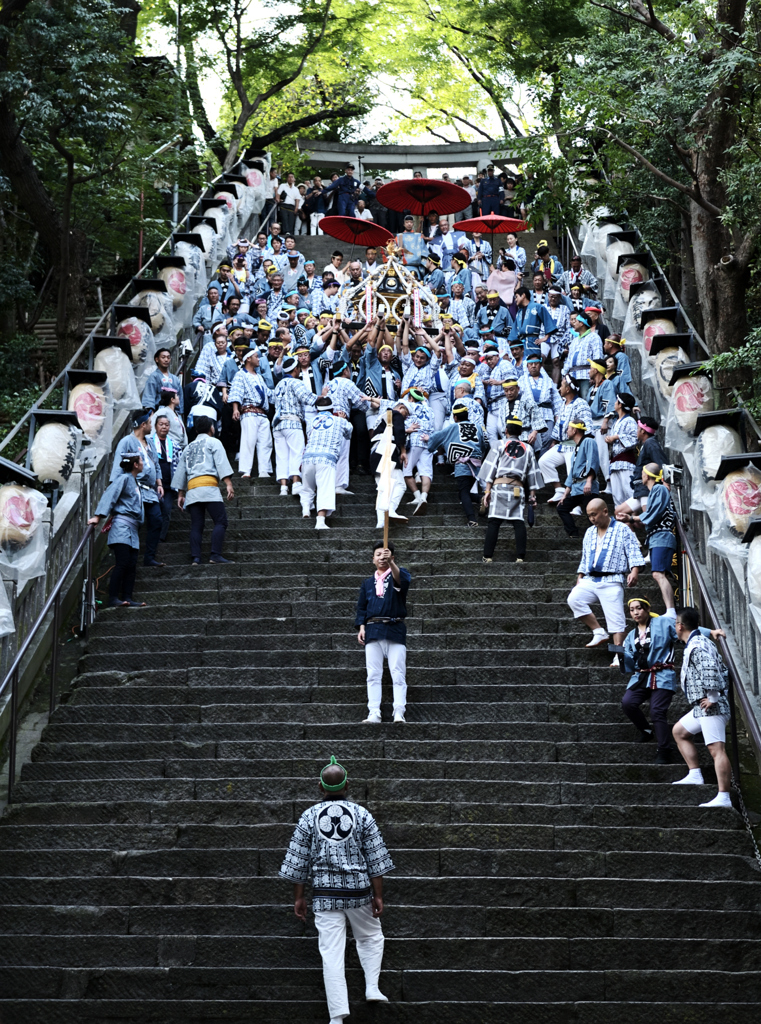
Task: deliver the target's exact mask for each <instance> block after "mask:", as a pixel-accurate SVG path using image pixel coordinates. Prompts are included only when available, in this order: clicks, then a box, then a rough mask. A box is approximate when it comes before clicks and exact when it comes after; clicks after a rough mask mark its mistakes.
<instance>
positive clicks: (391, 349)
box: [378, 345, 394, 352]
mask: <svg viewBox="0 0 761 1024" xmlns="http://www.w3.org/2000/svg"><path fill="white" fill-rule="evenodd" d="M384 348H387V349H388V350H389V352H393V351H394V350H393V348H392V347H391V345H381V347H380V348H379V349H378V351H379V352H382V351H383V349H384Z"/></svg>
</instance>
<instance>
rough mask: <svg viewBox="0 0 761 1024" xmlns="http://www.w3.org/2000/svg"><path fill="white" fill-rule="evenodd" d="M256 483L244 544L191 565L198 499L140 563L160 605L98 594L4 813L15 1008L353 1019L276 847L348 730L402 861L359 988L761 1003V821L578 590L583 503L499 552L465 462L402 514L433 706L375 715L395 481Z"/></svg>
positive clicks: (736, 1021) (53, 1017) (407, 1023)
mask: <svg viewBox="0 0 761 1024" xmlns="http://www.w3.org/2000/svg"><path fill="white" fill-rule="evenodd" d="M237 487H238V496H237V497H236V499H235V501H234V503H233V504H232V505H231V506H230V510H229V514H230V530H229V532H228V545H227V552H226V553H227V554H228V555H229V557H231V558H234V559H236V562H235V564H234V565H227V566H212V565H204V566H202V567H201V568H199V569H193V570H191V568H190V567H189V566H188V564H187V562H188V553H187V528H188V527H187V521H186V519H185V517H184V516H182V515H180V514H179V513H176V514H175V522H174V523H173V525H172V529H171V533H170V538H171V539H170V541H169V542H168V543H167V544H166V545H164V547H163V548H162V550H161V554H162V555H163V556H164V557H165V558H167V559H168V560H169V561H170V562H171V563H172V565H171V567H170V568H167V569H164V570H156V571H155V572H150V573H149V572H148V571H147V570H144V569H142V568H141V569H140V570H139V576H138V593H139V594H141V595H142V596H144V597H145V598H146V599H147V600H148V601H149V602H150V609H147V610H145V611H143V612H140V611H135V612H126V613H125V612H122V611H116V610H110V609H109V610H105V611H103V612H101V613H100V614H99V616H98V620H97V622H96V624H95V626H94V628H93V629H92V632H91V635H90V639H89V643H88V650H87V653H86V654H85V655H84V657H83V658H82V663H81V666H80V674H79V675H78V677H77V678H76V680H75V686H74V689H73V692H72V694H71V697H70V699H69V700H68V702H67V703H66V704H64V705H63V706H61V707H60V708H59V709H58V711H57V712H56V714H55V716H54V718H53V720H52V722H51V724H50V725H49V726H48V727H47V728H46V730H45V732H44V734H43V737H42V741H41V742H40V743H39V745H38V746H37V748H36V749H35V751H34V755H33V759H32V761H31V763H29V764H25V765H24V767H23V771H22V776H21V778H22V781H21V782H20V784H19V786H18V788H17V791H16V792H17V799H18V800H19V801H20V802H19V803H17V804H15V805H14V806H13V807H12V808H10V809H9V811H8V812H7V813H6V815H5V817H4V819H3V821H2V824H0V904H2V910H0V1020H2V1022H3V1024H43V1022H44V1024H73V1022H77V1024H79V1022H86V1021H92V1022H97V1024H112V1022H117V1021H119V1022H122V1021H139V1022H146V1021H154V1022H162V1024H163V1022H166V1024H169V1022H172V1024H174V1022H188V1021H203V1022H206V1024H209V1022H211V1024H222V1022H223V1021H225V1022H227V1021H252V1020H253V1021H267V1022H268V1024H269V1022H276V1024H278V1022H282V1024H285V1022H288V1024H291V1022H292V1021H294V1020H300V1021H319V1022H323V1024H326V1022H327V1010H326V1005H325V1001H324V993H323V987H322V975H321V969H320V959H319V953H318V950H317V940H316V935H315V929H314V926H313V923H312V919H311V917H310V921H309V924H308V925H307V926H306V927H305V926H303V925H302V924H301V923H300V922H299V921H297V919H296V918H295V917H294V916H293V913H292V906H291V889H290V886H288V885H286V884H285V883H283V882H281V881H280V880H278V879H277V877H276V874H277V870H278V868H279V865H280V863H281V859H282V855H283V851H284V849H285V846H286V843H287V842H288V839H289V837H290V834H291V831H292V828H293V825H294V823H295V821H296V820H297V818H298V816H299V814H300V812H301V810H302V809H303V808H304V807H306V806H308V805H309V804H310V803H311V802H313V801H314V800H315V799H316V797H317V787H316V782H315V780H316V777H317V773H318V771H319V768H320V767H321V766H322V765H323V764H324V763H325V762H326V761H327V760H328V758H329V756H330V754H336V755H337V757H338V758H339V759H340V760H341V762H342V763H344V764H346V765H347V766H348V769H349V774H350V784H351V792H352V795H353V798H354V799H356V800H358V801H360V802H362V803H364V804H366V805H367V806H368V807H369V808H370V810H371V811H372V813H373V814H374V815H375V816H376V817H377V819H378V821H379V823H380V825H381V828H382V830H383V833H384V836H385V838H386V841H387V843H388V845H389V847H390V849H391V851H392V855H393V857H394V860H395V862H396V865H397V868H396V871H395V872H394V873H393V874H392V875H390V876H389V877H388V879H387V881H386V912H385V914H384V919H383V923H384V930H385V933H386V937H387V938H386V954H385V959H384V970H383V974H382V976H381V986H382V988H383V989H384V991H385V992H386V993H387V994H388V996H389V997H390V999H391V1000H392V1001H391V1003H389V1004H388V1005H382V1006H368V1005H367V1004H365V1003H364V1002H363V1000H362V998H361V997H362V995H363V991H364V989H363V987H362V983H361V976H360V970H359V966H358V962H357V959H356V953H355V950H354V948H353V944H352V943H350V944H349V954H348V964H349V969H348V976H349V985H350V995H351V997H352V1017H351V1020H354V1021H358V1022H363V1024H375V1022H378V1024H382V1022H399V1024H412V1022H415V1024H434V1022H435V1024H470V1022H472V1021H474V1020H477V1021H480V1022H487V1024H502V1022H504V1021H516V1022H520V1024H540V1022H541V1024H598V1022H599V1024H602V1022H603V1021H604V1022H606V1024H607V1022H609V1021H611V1020H619V1021H622V1022H624V1024H652V1021H654V1020H655V1021H658V1022H659V1024H676V1022H697V1021H698V1020H701V1021H702V1020H710V1021H711V1022H712V1024H751V1022H754V1024H756V1022H757V1021H758V1000H759V998H760V997H761V959H759V957H760V955H761V916H760V915H759V910H761V884H760V883H761V876H760V875H759V873H758V872H757V871H756V870H755V868H754V862H753V861H752V860H751V857H750V854H751V849H750V845H749V842H748V839H747V835H746V833H745V832H744V830H743V827H742V822H741V820H740V817H739V815H738V814H737V813H736V812H735V811H732V810H720V809H710V810H707V809H706V810H703V809H699V808H698V807H697V804H698V803H699V802H700V801H701V800H704V799H706V798H708V797H709V796H710V795H712V794H713V792H715V789H714V788H712V787H711V786H710V785H708V786H705V787H695V788H693V787H672V786H670V785H669V784H668V783H669V782H671V781H673V780H674V779H676V778H679V777H680V776H681V775H682V774H683V769H682V767H681V766H679V765H674V766H669V767H656V766H655V765H653V764H652V758H653V755H654V750H653V747H652V746H651V745H635V744H633V743H632V740H633V739H634V733H633V730H632V728H631V727H630V726H629V725H628V723H626V721H625V719H624V718H623V716H622V715H621V712H620V708H619V699H620V695H621V692H622V689H623V684H622V677H621V676H620V675H619V673H617V672H615V671H611V670H610V669H609V668H607V664H608V658H609V656H608V655H607V652H600V651H597V652H590V651H587V650H586V649H585V648H584V644H585V642H586V635H585V634H584V632H583V631H582V629H580V628H577V627H576V626H575V625H574V623H573V621H572V619H571V618H570V614H569V612H568V609H567V607H566V605H565V598H566V595H567V592H568V589H569V587H570V585H571V583H572V582H573V578H574V572H575V569H576V565H577V558H578V542H574V541H570V540H566V539H565V537H564V536H563V535H562V534H561V533H559V530H558V524H557V518H556V515H555V513H554V511H552V510H551V508H550V507H548V506H546V505H543V506H541V507H540V509H539V511H538V515H537V524H536V526H535V527H534V528H533V530H531V531H530V536H529V553H528V559H527V561H526V563H525V564H523V565H516V564H515V563H514V561H513V557H514V554H513V548H512V530H511V529H510V528H509V527H507V528H505V529H503V533H502V539H501V541H500V546H499V547H498V549H497V555H496V561H495V562H494V564H492V565H483V564H482V563H481V545H482V542H483V532H484V531H483V529H479V530H478V531H470V530H468V529H467V528H466V527H465V526H464V519H463V516H462V514H461V512H460V509H459V505H458V504H457V502H456V496H455V491H454V487H453V481H452V479H451V478H449V477H444V478H443V479H437V480H436V481H435V485H434V490H433V496H432V500H431V504H430V510H429V514H428V516H427V517H426V518H420V517H418V518H417V519H415V520H414V521H411V522H410V525H409V526H407V527H404V526H401V527H396V528H395V530H394V540H395V541H396V544H397V557H398V559H399V561H400V563H401V564H403V565H405V566H408V567H409V568H410V569H411V571H412V573H413V585H412V589H411V592H410V607H409V610H410V619H409V684H410V685H409V710H408V724H407V725H396V726H395V725H392V724H390V723H384V724H383V725H382V726H379V727H371V726H365V725H362V724H360V722H361V719H362V718H363V717H364V713H365V688H364V670H363V669H364V659H363V656H362V653H361V650H360V649H359V647H358V645H357V642H356V638H355V632H354V629H353V626H352V622H353V613H354V603H355V599H356V593H357V588H358V583H359V581H360V579H361V578H362V577H363V576H364V575H367V574H368V573H369V571H370V569H371V565H370V549H371V546H372V543H373V541H374V539H375V538H376V537H377V536H378V533H377V532H376V531H375V530H374V529H373V526H374V519H375V514H374V509H373V502H374V490H373V488H372V485H371V481H369V480H368V479H367V478H358V479H357V480H356V481H354V487H355V489H356V492H357V493H356V495H355V496H354V497H348V496H347V497H343V498H340V499H339V500H340V508H339V510H338V514H337V515H336V516H335V517H334V518H333V520H332V523H333V528H332V530H331V532H330V533H327V534H318V533H315V531H314V530H313V529H312V528H310V526H311V525H313V524H310V525H307V524H305V523H303V522H302V520H301V518H300V509H299V507H298V504H297V502H296V501H295V500H294V499H292V498H287V499H286V498H280V497H279V496H278V495H277V490H276V487H275V486H274V485H273V484H270V483H267V484H257V485H256V486H254V487H251V488H250V489H249V488H246V487H244V486H243V485H242V484H241V482H240V481H238V483H237ZM644 589H646V590H649V591H652V587H651V584H650V581H649V578H646V585H645V588H644ZM387 695H388V697H390V686H389V688H388V691H387ZM384 712H385V714H386V716H387V717H388V716H389V712H390V706H389V705H388V704H386V706H385V707H384ZM673 713H674V717H676V715H677V714H681V713H683V704H682V702H681V701H675V703H674V708H673ZM702 760H703V764H704V772H705V773H706V776H707V778H712V777H713V776H712V773H711V771H710V769H708V768H707V767H706V766H707V765H708V764H709V763H710V758H709V757H708V756H707V755H706V756H704V757H703V758H702Z"/></svg>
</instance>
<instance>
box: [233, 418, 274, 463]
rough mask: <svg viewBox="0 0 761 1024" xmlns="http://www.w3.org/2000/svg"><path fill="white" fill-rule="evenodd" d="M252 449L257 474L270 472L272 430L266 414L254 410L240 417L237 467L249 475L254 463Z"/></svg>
mask: <svg viewBox="0 0 761 1024" xmlns="http://www.w3.org/2000/svg"><path fill="white" fill-rule="evenodd" d="M254 451H256V455H257V458H258V460H259V476H267V474H269V473H271V472H272V432H271V430H270V421H269V420H268V419H267V417H266V416H260V415H259V414H258V413H256V412H247V413H244V415H243V416H241V418H240V460H239V462H238V469H239V470H240V471H241V473H242V474H243V476H250V474H251V469H252V467H253V465H254Z"/></svg>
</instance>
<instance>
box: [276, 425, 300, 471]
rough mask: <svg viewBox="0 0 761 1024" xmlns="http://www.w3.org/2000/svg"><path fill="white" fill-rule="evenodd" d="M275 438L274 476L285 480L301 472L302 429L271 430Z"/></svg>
mask: <svg viewBox="0 0 761 1024" xmlns="http://www.w3.org/2000/svg"><path fill="white" fill-rule="evenodd" d="M272 433H273V436H274V438H275V467H276V468H275V476H276V477H277V478H278V480H287V479H288V477H290V476H298V475H299V474H300V473H301V458H302V456H303V454H304V431H303V430H302V429H301V428H300V427H299V429H298V430H297V429H295V428H293V429H291V430H273V432H272Z"/></svg>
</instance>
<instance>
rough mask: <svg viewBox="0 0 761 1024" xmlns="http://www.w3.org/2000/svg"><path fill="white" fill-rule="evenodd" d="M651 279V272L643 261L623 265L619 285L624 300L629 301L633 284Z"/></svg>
mask: <svg viewBox="0 0 761 1024" xmlns="http://www.w3.org/2000/svg"><path fill="white" fill-rule="evenodd" d="M649 280H650V272H649V271H648V269H647V267H645V266H643V265H642V264H641V263H627V264H626V266H624V267H621V273H620V275H619V286H620V288H621V296H622V298H623V300H624V302H628V301H629V298H630V297H631V287H632V285H634V284H641V283H642V282H643V281H649Z"/></svg>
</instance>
